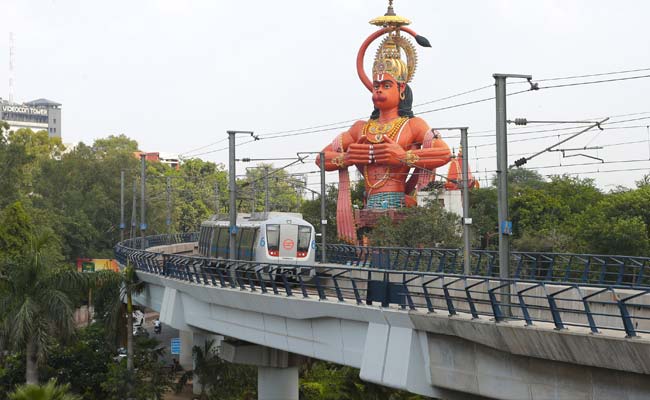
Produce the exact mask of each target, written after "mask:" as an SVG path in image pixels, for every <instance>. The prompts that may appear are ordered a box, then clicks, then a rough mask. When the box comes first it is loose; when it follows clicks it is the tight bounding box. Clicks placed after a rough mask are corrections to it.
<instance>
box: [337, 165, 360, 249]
mask: <svg viewBox="0 0 650 400" xmlns="http://www.w3.org/2000/svg"><path fill="white" fill-rule="evenodd" d="M336 230H337V233H338V237H339V239H341V240H343V241H345V242H346V243H350V244H352V245H356V244H358V243H357V229H356V226H355V223H354V215H353V214H352V194H351V191H350V173H349V172H348V169H347V168H345V169H340V170H339V196H338V201H337V205H336Z"/></svg>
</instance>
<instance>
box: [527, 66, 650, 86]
mask: <svg viewBox="0 0 650 400" xmlns="http://www.w3.org/2000/svg"><path fill="white" fill-rule="evenodd" d="M642 71H650V68H637V69H628V70H623V71H612V72H601V73H596V74H588V75H573V76H563V77H557V78H544V79H535V82H549V81H560V80H566V79H579V78H593V77H596V76H605V75H619V74H629V73H632V72H642ZM519 83H526V82H519Z"/></svg>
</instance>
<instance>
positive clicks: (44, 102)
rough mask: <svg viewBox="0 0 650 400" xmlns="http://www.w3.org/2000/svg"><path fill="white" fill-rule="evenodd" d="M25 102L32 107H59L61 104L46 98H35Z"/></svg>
mask: <svg viewBox="0 0 650 400" xmlns="http://www.w3.org/2000/svg"><path fill="white" fill-rule="evenodd" d="M25 104H26V105H28V106H33V107H60V106H61V103H57V102H56V101H52V100H48V99H36V100H32V101H28V102H26V103H25Z"/></svg>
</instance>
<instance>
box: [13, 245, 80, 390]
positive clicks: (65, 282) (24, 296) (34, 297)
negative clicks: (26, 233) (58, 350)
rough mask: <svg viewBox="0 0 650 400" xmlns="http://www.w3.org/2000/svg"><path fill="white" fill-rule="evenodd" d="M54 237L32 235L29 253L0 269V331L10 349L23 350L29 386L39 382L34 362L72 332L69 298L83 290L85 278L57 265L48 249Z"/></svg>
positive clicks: (70, 302) (73, 329)
mask: <svg viewBox="0 0 650 400" xmlns="http://www.w3.org/2000/svg"><path fill="white" fill-rule="evenodd" d="M51 240H52V236H50V235H46V234H41V235H35V236H34V235H31V238H30V243H29V247H28V250H27V251H26V252H25V253H24V254H21V255H20V256H18V257H15V258H14V259H11V260H6V261H4V262H3V263H2V264H1V265H0V332H1V333H2V335H3V336H4V337H5V339H6V341H7V342H8V344H9V345H10V346H12V347H13V348H15V349H21V350H24V351H25V355H26V369H25V381H26V382H27V384H28V385H29V384H38V363H39V362H42V361H43V360H44V359H45V357H46V355H47V353H48V352H49V350H50V348H51V345H52V343H53V341H54V340H55V338H66V337H70V336H72V335H73V334H74V331H75V326H74V320H73V313H74V305H73V302H72V301H71V299H70V294H71V293H73V292H75V291H78V290H83V288H84V287H85V286H86V283H87V281H86V277H84V276H83V274H81V273H80V272H77V271H75V270H74V269H72V268H69V267H61V266H58V265H57V264H58V262H57V260H56V259H53V258H52V257H51V256H50V254H51V253H52V252H50V251H48V250H49V249H50V247H48V246H50V244H51V243H52V242H51Z"/></svg>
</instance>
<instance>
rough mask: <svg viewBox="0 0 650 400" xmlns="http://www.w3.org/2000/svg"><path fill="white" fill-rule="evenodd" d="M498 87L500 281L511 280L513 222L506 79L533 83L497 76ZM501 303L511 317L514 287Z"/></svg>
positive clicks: (503, 290) (507, 288)
mask: <svg viewBox="0 0 650 400" xmlns="http://www.w3.org/2000/svg"><path fill="white" fill-rule="evenodd" d="M492 76H493V77H494V81H495V88H496V136H497V138H496V139H497V198H498V200H497V201H498V218H499V227H498V228H499V278H501V279H509V278H510V235H512V222H511V221H510V220H509V216H508V137H507V135H508V127H507V122H506V121H507V119H508V115H507V110H506V79H507V78H523V79H527V80H528V81H530V80H531V79H533V77H532V76H530V75H520V74H494V75H492ZM501 303H502V304H504V305H505V314H506V316H510V315H511V314H512V313H511V309H510V303H511V298H510V285H505V286H504V287H503V288H501Z"/></svg>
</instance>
